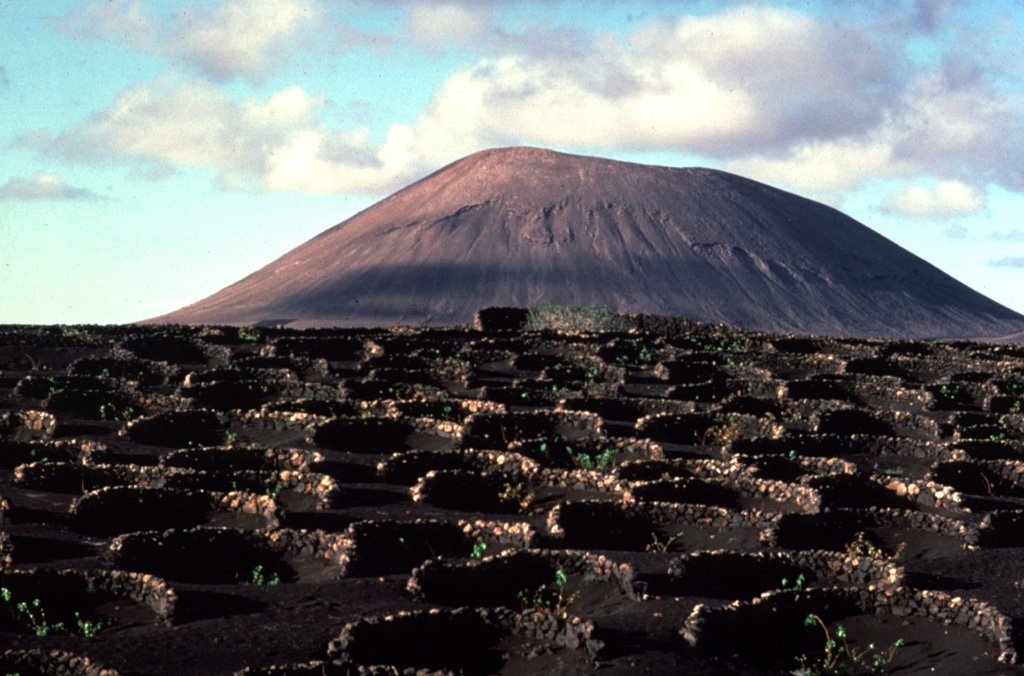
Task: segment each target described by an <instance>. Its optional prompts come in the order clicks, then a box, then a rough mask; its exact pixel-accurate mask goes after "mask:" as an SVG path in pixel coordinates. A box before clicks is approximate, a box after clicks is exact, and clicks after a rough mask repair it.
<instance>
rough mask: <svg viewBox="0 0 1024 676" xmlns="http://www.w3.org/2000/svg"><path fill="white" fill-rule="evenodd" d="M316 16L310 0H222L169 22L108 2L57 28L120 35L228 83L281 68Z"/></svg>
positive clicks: (136, 0)
mask: <svg viewBox="0 0 1024 676" xmlns="http://www.w3.org/2000/svg"><path fill="white" fill-rule="evenodd" d="M319 17H320V11H319V7H318V5H317V4H316V2H315V0H226V1H225V2H223V3H222V4H220V5H218V6H215V7H211V8H205V7H202V6H192V7H186V8H184V9H182V10H180V11H179V12H178V14H177V15H176V16H175V17H174V18H173V19H171V20H167V19H157V18H154V17H152V16H149V15H147V14H146V13H145V12H144V11H143V5H142V2H141V1H140V0H112V1H111V2H92V3H90V4H88V5H85V6H84V7H82V8H80V9H77V10H75V11H73V12H71V13H70V14H69V15H68V16H67V17H66V18H65V19H64V21H63V24H62V25H63V27H64V29H65V30H66V31H67V32H68V33H70V34H72V35H76V36H80V37H89V38H102V37H106V36H115V37H119V38H121V39H124V40H127V41H128V42H130V43H132V44H134V45H135V46H137V47H140V48H142V49H145V50H148V51H152V52H155V53H158V54H161V55H163V56H166V57H169V58H172V59H178V58H180V59H183V60H184V61H186V62H187V63H189V64H191V65H193V66H195V67H197V68H198V69H200V70H201V71H202V72H204V73H206V74H207V75H209V76H210V77H212V78H214V79H216V80H228V79H230V78H233V77H237V76H243V77H256V78H258V77H262V76H263V75H265V74H266V73H267V72H268V71H269V70H271V69H272V68H273V67H275V66H278V65H280V63H281V61H283V54H284V50H285V47H286V46H287V44H288V40H289V38H292V37H294V36H295V35H296V34H297V33H298V32H299V30H300V29H302V28H304V27H305V26H308V25H311V24H312V23H313V22H314V21H315V20H316V19H317V18H319Z"/></svg>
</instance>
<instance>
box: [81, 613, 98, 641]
mask: <svg viewBox="0 0 1024 676" xmlns="http://www.w3.org/2000/svg"><path fill="white" fill-rule="evenodd" d="M75 626H77V627H78V633H79V634H81V635H82V636H84V637H86V638H92V637H93V636H95V635H96V634H98V633H99V632H100V631H101V630H102V629H103V620H86V619H82V616H81V615H79V614H78V613H77V612H76V613H75Z"/></svg>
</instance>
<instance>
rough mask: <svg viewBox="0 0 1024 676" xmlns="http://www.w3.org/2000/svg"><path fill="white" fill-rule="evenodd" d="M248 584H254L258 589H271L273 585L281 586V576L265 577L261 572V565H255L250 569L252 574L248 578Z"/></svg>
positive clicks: (275, 574) (274, 574)
mask: <svg viewBox="0 0 1024 676" xmlns="http://www.w3.org/2000/svg"><path fill="white" fill-rule="evenodd" d="M249 579H250V582H249V584H254V585H257V586H260V587H273V586H274V585H278V584H281V576H280V575H278V574H277V573H273V574H271V575H267V574H266V573H264V572H263V565H262V564H257V565H256V566H255V567H254V568H253V569H252V574H251V575H250V576H249Z"/></svg>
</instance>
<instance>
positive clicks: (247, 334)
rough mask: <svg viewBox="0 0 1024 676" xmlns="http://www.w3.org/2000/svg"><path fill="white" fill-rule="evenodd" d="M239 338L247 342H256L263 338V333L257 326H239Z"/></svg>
mask: <svg viewBox="0 0 1024 676" xmlns="http://www.w3.org/2000/svg"><path fill="white" fill-rule="evenodd" d="M238 337H239V338H241V339H242V340H245V341H249V342H255V341H258V340H260V339H261V338H262V337H263V332H262V331H260V330H259V329H258V328H256V327H255V326H239V327H238Z"/></svg>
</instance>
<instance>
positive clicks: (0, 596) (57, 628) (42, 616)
mask: <svg viewBox="0 0 1024 676" xmlns="http://www.w3.org/2000/svg"><path fill="white" fill-rule="evenodd" d="M0 600H2V601H3V602H4V604H5V605H7V606H8V607H9V608H10V612H11V617H13V618H14V620H15V621H16V622H18V623H19V624H21V625H22V626H23V627H25V628H26V629H30V630H31V631H32V633H33V634H35V635H36V636H49V635H50V634H53V633H57V632H67V631H68V629H67V627H66V626H65V624H64V623H63V622H50V621H49V620H48V619H46V610H45V609H44V608H43V602H42V601H41V600H39V599H33V600H32V601H15V600H14V594H13V593H12V592H11V590H10V589H8V588H7V587H0ZM75 627H76V629H77V630H78V633H79V634H81V635H82V636H85V637H86V638H92V637H93V636H95V635H96V634H98V633H99V632H100V631H101V630H102V629H103V620H87V619H84V618H83V617H82V615H81V614H80V613H78V612H76V613H75Z"/></svg>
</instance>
